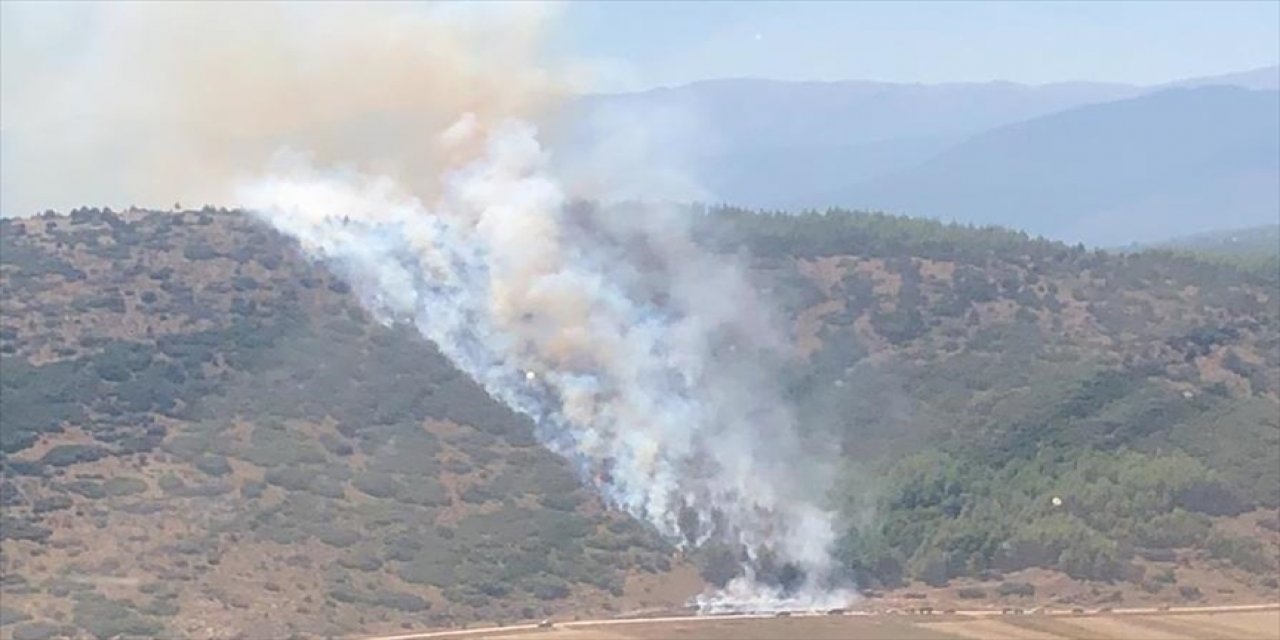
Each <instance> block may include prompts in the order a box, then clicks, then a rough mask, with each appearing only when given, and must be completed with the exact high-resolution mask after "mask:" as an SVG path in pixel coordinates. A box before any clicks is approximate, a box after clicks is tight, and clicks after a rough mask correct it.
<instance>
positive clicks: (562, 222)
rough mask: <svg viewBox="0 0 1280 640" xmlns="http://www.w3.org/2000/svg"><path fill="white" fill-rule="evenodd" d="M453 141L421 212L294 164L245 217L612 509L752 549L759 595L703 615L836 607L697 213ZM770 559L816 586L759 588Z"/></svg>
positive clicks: (773, 398)
mask: <svg viewBox="0 0 1280 640" xmlns="http://www.w3.org/2000/svg"><path fill="white" fill-rule="evenodd" d="M442 141H443V143H444V144H446V145H447V146H452V145H464V146H469V145H476V146H478V147H479V148H480V149H481V150H482V151H481V152H480V155H479V156H478V157H477V158H476V159H474V160H473V161H470V162H467V163H465V164H463V165H461V166H459V167H458V168H456V169H453V170H451V171H449V172H447V173H446V174H444V175H443V177H442V179H441V190H440V193H441V195H440V197H439V198H438V200H436V201H435V202H432V203H430V204H429V205H428V204H426V203H424V202H422V201H421V200H419V199H417V198H415V197H413V196H411V195H410V194H408V193H406V192H404V191H402V190H401V189H400V188H399V187H398V186H397V185H396V184H395V183H394V182H393V181H392V180H390V179H388V178H379V177H369V176H364V175H360V174H358V173H355V172H352V171H330V172H322V171H317V170H315V169H313V168H311V167H310V166H309V164H308V162H307V160H306V159H305V158H300V157H296V156H294V157H282V158H280V159H278V160H277V165H278V166H277V170H276V172H275V173H274V174H273V175H272V176H271V177H269V178H266V179H263V180H259V181H255V182H252V183H248V184H246V185H244V186H243V187H242V189H241V190H240V201H241V202H243V203H244V204H245V205H246V206H247V207H249V208H251V209H253V210H255V211H258V212H261V215H262V216H263V217H264V218H265V219H266V220H267V221H268V222H269V223H270V224H272V225H273V226H275V227H276V228H277V229H279V230H280V231H282V232H284V233H286V234H288V235H290V236H293V237H295V238H297V239H298V240H299V242H300V243H301V246H302V247H303V249H304V250H305V251H306V252H308V253H309V254H310V255H312V256H315V257H317V258H320V259H322V260H324V261H326V262H327V263H329V264H331V265H333V266H334V267H335V269H336V270H337V271H338V272H339V273H340V274H343V276H344V277H345V278H346V279H348V280H349V281H350V282H351V283H352V284H353V287H354V289H355V290H356V291H357V292H358V294H359V295H360V296H361V299H362V301H363V303H364V304H365V305H366V306H367V307H368V308H369V309H370V310H371V311H373V312H374V313H375V315H376V316H377V317H378V318H380V319H382V320H383V321H385V322H397V321H399V322H411V323H413V324H414V325H415V326H416V327H417V328H418V330H419V331H420V332H421V333H422V335H423V336H424V337H426V338H427V339H429V340H431V341H432V342H434V343H435V344H436V345H438V346H439V348H440V349H441V351H442V352H443V353H444V354H445V355H446V356H447V357H449V358H450V359H451V360H452V361H453V362H454V363H455V364H456V365H457V366H458V367H459V368H460V369H462V370H463V371H464V372H466V373H467V374H469V375H470V376H472V377H473V378H475V379H476V380H477V381H479V382H480V383H481V384H482V385H483V386H484V387H485V389H486V390H488V392H489V393H490V394H491V395H493V396H494V397H495V398H497V399H499V400H501V401H502V402H504V403H506V404H507V405H509V406H511V407H512V408H514V409H516V410H518V411H520V412H522V413H525V414H526V415H529V416H530V417H532V418H533V419H534V422H535V424H536V425H537V430H538V436H539V438H540V440H541V441H542V442H543V443H544V444H546V445H547V446H548V447H550V448H551V449H552V450H553V451H555V452H556V453H558V454H560V455H562V456H564V457H566V458H567V459H569V460H571V461H572V462H573V463H574V464H575V465H576V467H577V468H578V470H579V472H580V474H581V475H582V477H583V478H584V479H586V480H588V481H589V482H592V483H594V484H595V486H596V488H597V489H598V490H599V491H600V492H601V493H602V494H603V495H604V497H605V498H606V499H607V501H608V502H610V503H611V504H613V505H615V506H617V507H619V508H622V509H625V510H626V511H627V512H629V513H631V514H632V515H634V516H636V517H638V518H641V519H643V520H646V521H648V522H649V523H651V524H652V525H653V526H654V527H656V528H657V529H658V530H659V531H660V532H661V533H663V534H664V535H666V536H668V537H670V538H672V539H676V540H682V541H684V542H685V543H686V544H693V545H696V544H701V543H705V542H707V541H709V540H717V541H725V542H730V543H733V544H734V545H735V546H740V548H743V549H745V550H746V553H747V554H748V556H750V557H749V558H748V559H747V562H746V565H747V567H748V572H747V575H745V576H743V577H742V578H741V579H739V580H738V581H737V582H736V583H735V584H731V585H729V586H728V587H727V588H726V589H725V590H724V591H723V592H722V593H721V594H719V595H718V596H713V597H711V598H709V599H706V600H704V602H703V604H704V607H705V608H707V609H715V608H734V607H748V608H753V609H761V608H770V607H778V606H825V605H827V604H829V602H827V601H826V600H824V601H823V602H816V601H810V600H811V599H812V598H814V597H822V598H828V599H830V600H831V601H833V602H840V603H843V602H846V601H847V597H848V594H846V593H842V592H839V591H834V592H833V591H831V590H830V589H828V588H827V587H829V586H830V585H829V581H830V580H831V578H832V577H833V567H832V565H831V560H830V556H829V553H828V552H829V550H830V546H831V544H832V542H833V536H834V531H833V527H832V521H831V514H830V513H829V512H828V511H826V510H824V509H823V508H821V507H820V506H819V505H818V504H817V502H816V501H817V500H819V499H820V498H821V491H820V490H817V489H815V488H816V487H823V486H826V484H825V482H826V478H825V470H824V468H823V465H822V464H821V463H820V460H816V459H815V458H814V456H813V453H812V452H809V451H806V450H805V449H804V448H803V447H802V445H801V442H800V440H799V439H798V437H797V435H796V432H795V430H794V424H793V421H792V419H791V416H790V414H789V412H788V411H787V410H786V408H785V403H784V402H782V400H781V398H780V394H779V393H778V392H777V390H776V389H774V388H773V385H772V384H771V383H770V382H769V380H768V378H767V374H766V368H765V366H764V364H765V363H766V362H767V361H768V360H769V359H770V358H776V357H778V356H779V354H778V353H776V350H778V349H780V348H781V347H782V343H781V342H780V341H778V340H777V339H776V338H774V337H773V336H774V334H773V332H772V330H771V327H772V323H771V322H770V320H769V318H768V317H767V314H765V313H763V310H764V309H766V308H767V306H766V305H764V304H762V303H761V302H760V301H759V300H757V299H756V296H755V294H754V292H753V290H752V288H751V287H750V286H749V285H748V283H747V282H746V281H745V279H744V278H743V277H742V276H741V273H740V271H739V269H738V267H737V266H736V265H735V264H734V263H733V262H732V261H730V260H727V259H726V258H724V257H722V256H716V255H712V254H709V253H707V252H705V251H703V250H702V249H700V248H699V247H698V246H696V245H695V243H694V242H693V241H692V240H691V238H690V234H689V221H688V211H687V210H676V209H674V208H665V207H661V206H654V205H630V206H617V207H611V208H596V207H591V206H586V205H576V206H575V205H574V204H572V203H571V202H569V200H568V195H567V194H566V193H565V192H564V190H563V189H562V187H561V186H560V184H559V183H558V182H557V180H556V179H555V178H554V177H553V176H552V175H550V173H549V171H548V154H547V153H546V152H545V151H544V150H543V149H542V148H541V147H540V146H539V144H538V142H537V140H536V137H535V131H534V129H533V127H531V126H530V125H527V124H524V123H520V122H518V121H505V122H502V123H500V124H498V125H497V126H495V127H493V128H492V129H491V130H486V129H485V128H483V127H480V126H479V125H478V123H477V119H476V118H475V117H474V116H472V115H466V116H464V117H463V118H462V119H461V120H459V121H458V122H457V123H456V124H455V125H454V126H453V127H451V128H450V129H449V130H448V131H446V132H444V134H443V135H442ZM761 552H763V553H769V554H771V555H772V556H773V558H774V559H775V561H776V562H778V563H785V564H790V565H793V566H794V567H795V568H796V569H799V571H800V572H801V573H802V574H803V575H804V576H805V580H807V581H808V582H807V583H806V584H804V585H799V588H798V589H797V588H796V586H797V585H790V587H791V588H790V589H789V590H788V591H787V593H786V594H783V593H782V591H781V589H780V588H778V587H767V586H763V585H761V584H757V583H756V581H755V576H754V575H752V573H751V570H752V568H753V567H755V566H756V564H757V563H758V561H759V560H761V558H758V557H756V554H759V553H761ZM815 594H816V595H815ZM807 599H809V600H807ZM783 600H785V601H786V602H783Z"/></svg>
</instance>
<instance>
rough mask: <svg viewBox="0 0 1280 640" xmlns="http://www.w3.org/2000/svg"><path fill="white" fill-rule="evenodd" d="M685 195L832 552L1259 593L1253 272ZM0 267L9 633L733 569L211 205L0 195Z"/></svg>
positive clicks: (983, 575) (256, 620)
mask: <svg viewBox="0 0 1280 640" xmlns="http://www.w3.org/2000/svg"><path fill="white" fill-rule="evenodd" d="M691 215H701V216H703V217H702V218H701V219H700V221H701V223H702V224H700V227H699V236H700V238H701V241H702V242H704V243H706V244H707V245H708V246H710V247H712V248H714V249H715V250H721V251H739V250H742V249H745V250H747V251H749V252H750V254H751V255H752V256H753V257H752V262H751V272H750V273H751V276H752V278H753V279H755V281H756V282H757V283H758V285H759V286H760V288H761V289H763V290H766V291H767V292H769V295H771V296H772V297H774V298H775V299H776V300H778V302H779V304H780V305H781V306H782V307H783V308H784V310H785V312H786V314H787V316H788V318H789V319H790V322H791V328H792V338H793V341H794V343H795V346H796V358H795V359H794V361H793V362H791V363H790V364H789V365H787V367H786V368H785V369H784V370H782V371H779V372H778V375H779V376H780V377H781V378H782V379H783V380H784V382H785V383H786V384H787V387H788V389H789V393H790V400H791V401H792V402H794V404H795V405H796V407H797V412H798V414H799V417H800V422H801V424H802V425H803V428H804V429H805V430H806V435H808V436H809V437H813V438H821V439H822V440H823V442H826V443H832V442H834V443H836V446H837V448H838V449H839V450H840V451H841V452H842V458H843V460H844V461H845V462H846V463H847V464H846V465H845V469H844V474H843V476H842V480H841V482H840V484H839V486H837V487H836V488H835V490H834V491H833V495H832V496H831V497H832V501H833V503H834V504H835V505H836V506H837V507H838V508H839V509H840V510H841V511H842V513H843V515H845V516H846V517H845V518H844V519H843V521H844V522H845V525H844V527H845V528H844V529H843V531H842V534H843V535H842V537H841V541H840V547H839V549H838V552H839V554H840V558H841V560H842V562H843V563H844V564H845V566H846V567H847V568H848V570H849V573H850V576H851V577H853V578H855V579H856V580H857V582H858V584H860V585H861V586H863V587H864V588H881V587H890V588H892V587H896V586H900V585H905V584H907V583H910V582H916V583H924V584H928V585H937V586H939V587H941V586H942V585H947V584H949V583H950V582H951V581H953V580H958V579H963V580H973V579H982V580H986V583H989V586H987V584H986V583H984V586H982V587H972V586H966V583H964V582H961V583H959V584H960V585H961V586H956V585H952V586H949V587H947V589H949V590H950V592H952V593H955V594H956V595H957V596H958V597H961V598H1006V599H1030V598H1034V597H1036V594H1037V585H1035V584H1031V583H1027V582H1022V581H1021V580H1020V579H1015V577H1010V578H1008V579H1004V578H994V579H989V578H991V576H1001V575H1003V574H1008V573H1014V572H1018V571H1022V570H1025V569H1029V568H1041V569H1052V570H1055V571H1058V572H1061V573H1065V574H1067V575H1069V576H1073V577H1075V578H1077V579H1080V580H1088V581H1097V582H1112V583H1116V584H1132V585H1140V586H1141V587H1142V588H1143V589H1148V590H1154V592H1155V593H1159V594H1164V595H1167V597H1168V598H1169V599H1171V600H1174V599H1176V600H1185V599H1196V598H1200V597H1207V596H1205V594H1190V595H1188V594H1189V593H1190V592H1189V591H1186V592H1185V593H1184V589H1183V587H1190V586H1191V585H1179V584H1176V583H1177V580H1176V576H1175V574H1174V572H1173V567H1175V566H1177V567H1184V566H1192V567H1195V568H1197V570H1200V569H1203V570H1213V571H1218V572H1219V573H1221V574H1223V575H1227V576H1232V577H1231V579H1232V580H1235V582H1234V583H1233V584H1238V585H1240V586H1239V588H1240V589H1261V590H1263V591H1266V589H1272V590H1274V587H1275V582H1274V580H1272V582H1271V587H1267V586H1266V582H1265V581H1266V579H1267V577H1268V576H1273V575H1274V572H1275V564H1274V563H1275V557H1276V554H1275V548H1274V547H1272V546H1268V545H1272V544H1275V542H1274V540H1275V538H1276V536H1274V535H1272V534H1274V533H1276V531H1275V529H1277V528H1280V526H1272V525H1268V524H1267V523H1269V522H1273V521H1274V510H1275V509H1276V508H1277V507H1280V468H1278V467H1277V465H1276V464H1275V461H1276V459H1277V457H1278V456H1280V424H1278V423H1277V420H1278V416H1280V410H1278V409H1280V408H1278V403H1280V401H1278V400H1277V397H1278V396H1277V393H1278V392H1280V379H1278V376H1280V374H1278V373H1277V372H1278V371H1280V331H1278V330H1277V329H1278V325H1280V320H1278V318H1280V312H1278V311H1277V305H1278V304H1280V302H1278V300H1280V299H1278V298H1277V296H1276V295H1275V291H1274V288H1273V287H1271V286H1270V285H1269V284H1268V282H1269V281H1268V280H1267V278H1266V277H1265V274H1261V273H1260V272H1258V271H1256V270H1249V269H1242V268H1240V267H1238V266H1236V265H1233V264H1226V263H1221V262H1206V261H1203V260H1200V259H1198V258H1196V257H1194V256H1190V255H1183V254H1173V253H1167V252H1144V253H1136V254H1127V255H1113V254H1109V253H1105V252H1097V251H1088V250H1085V249H1084V248H1083V247H1070V246H1065V245H1062V244H1059V243H1054V242H1050V241H1046V240H1039V239H1031V238H1028V237H1026V236H1025V235H1022V234H1018V233H1014V232H1010V231H1006V230H1000V229H972V228H966V227H958V226H948V225H942V224H938V223H933V222H924V221H918V220H909V219H903V218H894V217H890V216H882V215H871V214H849V213H845V212H832V213H827V214H817V213H814V214H808V215H802V216H796V217H783V216H769V215H760V214H754V213H748V212H743V211H736V210H716V211H711V212H704V213H701V214H698V213H696V212H691ZM0 296H2V297H3V299H4V300H5V309H4V313H3V315H0V405H2V406H3V408H4V410H3V414H2V418H3V429H0V471H2V477H0V504H2V506H3V514H2V515H0V518H3V520H2V521H0V538H2V539H3V546H2V547H0V549H2V550H3V554H2V555H0V569H3V571H0V574H2V576H3V584H0V586H2V587H3V592H4V595H5V599H4V606H3V608H0V626H3V627H4V628H5V629H6V630H7V629H8V628H9V627H10V626H12V628H13V629H14V631H12V635H13V636H14V637H18V635H19V633H21V634H23V635H31V637H37V636H36V635H35V634H38V633H44V634H45V635H56V634H62V633H64V632H65V633H74V634H80V635H88V636H94V637H104V638H105V637H115V636H119V635H122V634H123V635H134V636H138V635H141V636H149V635H152V636H153V635H166V634H176V635H181V634H183V633H186V632H187V628H188V626H189V625H196V624H199V625H201V626H202V628H208V629H212V630H213V634H214V635H230V634H231V633H233V632H234V631H235V630H242V629H246V628H252V629H254V630H256V631H260V632H262V633H263V634H266V635H271V636H280V637H285V636H288V635H289V634H293V633H310V634H320V635H340V634H344V633H349V632H352V631H354V630H356V629H359V630H361V631H370V630H374V629H386V630H388V631H395V630H396V629H398V628H399V625H400V624H401V623H403V622H410V623H414V624H420V625H431V626H448V625H461V624H465V623H471V622H476V621H502V622H505V621H514V620H528V619H533V618H541V617H544V616H547V615H552V614H555V613H568V612H570V611H573V612H578V613H589V612H592V611H595V612H600V613H605V612H607V611H609V610H610V609H614V610H616V609H618V608H620V607H643V606H652V605H661V604H666V605H669V604H671V603H672V602H676V601H678V599H679V598H680V597H683V596H686V595H688V593H682V594H680V595H679V596H676V595H673V594H668V595H660V594H656V593H655V594H647V593H645V592H644V591H643V588H640V587H637V586H636V585H637V584H642V583H643V582H644V580H645V579H646V576H649V577H654V576H667V575H674V574H670V572H673V571H677V570H680V569H681V568H682V564H683V563H685V562H686V561H687V560H692V561H693V562H694V563H696V564H697V566H698V567H700V568H701V569H702V574H703V576H704V578H705V579H706V580H707V581H708V582H710V583H714V584H723V583H724V582H726V581H727V580H729V579H731V578H732V577H733V575H735V573H736V572H737V570H738V567H737V562H736V560H735V555H734V550H732V549H726V548H720V547H713V548H707V549H704V550H701V551H699V552H696V553H694V554H693V556H692V558H685V557H683V556H681V555H680V554H678V553H676V551H675V549H674V547H673V546H672V542H671V541H667V540H662V539H660V538H658V537H657V536H656V535H654V533H653V532H652V531H651V530H649V529H648V528H647V527H645V526H644V525H642V524H640V523H638V522H635V521H632V520H630V519H627V518H625V517H623V516H621V515H619V514H616V513H613V512H610V511H608V510H607V509H605V508H604V505H603V504H601V502H600V501H599V499H598V498H597V497H596V496H594V495H593V494H591V493H590V492H589V491H587V490H586V489H584V488H583V487H582V486H581V485H580V483H579V481H578V479H577V478H576V477H575V475H574V473H573V472H572V470H571V469H570V468H569V466H568V465H567V463H565V462H564V461H562V460H561V459H559V458H557V457H556V456H554V455H552V454H550V453H549V452H547V451H546V450H544V449H542V448H541V447H539V446H538V445H537V443H536V441H535V439H534V437H533V428H532V424H530V422H529V421H528V420H527V419H525V418H524V417H522V416H520V415H517V414H515V413H513V412H512V411H510V410H509V409H507V408H505V407H503V406H502V405H500V404H498V403H496V402H494V401H493V400H491V399H490V398H488V396H487V395H485V393H484V392H483V390H482V389H480V388H479V387H478V386H476V385H475V384H474V383H472V382H471V381H470V380H469V379H467V378H466V376H463V375H461V374H460V373H459V372H458V371H457V370H456V369H454V368H453V367H452V366H451V365H450V364H449V363H448V361H447V360H445V359H444V358H443V357H441V356H440V354H439V353H438V352H436V351H435V349H434V348H433V347H432V346H431V345H429V344H427V343H424V342H423V341H422V340H420V339H419V338H418V337H417V336H416V334H415V333H414V332H413V331H412V330H411V329H408V328H405V327H385V326H382V325H380V324H378V323H376V322H373V321H372V320H371V319H370V318H369V317H367V316H366V315H365V314H364V313H363V312H362V311H361V310H360V308H359V306H358V304H357V303H356V301H355V300H354V298H353V296H352V294H351V292H350V290H349V288H348V287H347V286H346V285H345V284H343V283H342V282H340V281H338V280H336V279H335V278H334V277H333V276H332V275H331V274H329V273H327V272H326V271H325V270H324V269H323V268H321V267H320V266H318V265H315V264H312V263H310V262H308V261H306V260H305V259H302V258H301V257H300V256H299V255H298V254H297V252H296V251H295V249H294V248H293V247H292V245H291V244H290V243H289V242H287V241H285V240H284V239H282V238H280V237H279V236H277V235H275V234H273V233H271V232H269V231H268V230H266V229H265V228H263V227H261V226H259V225H257V224H254V223H253V222H252V221H251V220H250V219H248V218H247V217H245V216H243V215H241V214H238V213H234V212H224V211H215V210H204V211H188V212H178V213H158V212H140V211H133V212H124V213H116V212H111V211H107V210H88V209H81V210H77V211H74V212H72V213H71V215H69V216H60V215H52V214H51V215H47V216H43V217H38V218H33V219H25V220H12V219H6V220H3V221H0ZM1258 510H1263V511H1264V512H1265V511H1266V510H1270V512H1271V514H1272V515H1271V516H1270V518H1271V519H1270V520H1268V519H1267V518H1268V516H1265V515H1264V516H1263V517H1261V518H1259V517H1257V515H1256V514H1255V512H1256V511H1258ZM1255 522H1256V526H1255V525H1253V524H1251V523H1255ZM1245 525H1248V526H1245ZM1268 536H1271V537H1268ZM1188 563H1190V564H1188ZM1179 570H1180V571H1181V569H1179ZM1164 595H1162V597H1164ZM664 598H665V600H664ZM673 598H674V600H673Z"/></svg>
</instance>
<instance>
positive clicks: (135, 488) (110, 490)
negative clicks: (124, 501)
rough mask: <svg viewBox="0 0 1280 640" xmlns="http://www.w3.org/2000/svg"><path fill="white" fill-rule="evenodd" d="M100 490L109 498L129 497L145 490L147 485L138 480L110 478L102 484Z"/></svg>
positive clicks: (143, 481)
mask: <svg viewBox="0 0 1280 640" xmlns="http://www.w3.org/2000/svg"><path fill="white" fill-rule="evenodd" d="M102 490H103V491H105V492H106V494H107V495H109V496H130V495H133V494H136V493H142V492H144V491H146V490H147V483H146V481H145V480H142V479H140V478H128V477H120V478H111V479H109V480H107V481H106V482H104V483H102Z"/></svg>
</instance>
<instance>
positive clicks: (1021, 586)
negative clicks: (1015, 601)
mask: <svg viewBox="0 0 1280 640" xmlns="http://www.w3.org/2000/svg"><path fill="white" fill-rule="evenodd" d="M996 593H998V594H1000V595H1002V596H1022V597H1025V598H1030V597H1031V596H1034V595H1035V594H1036V587H1035V585H1033V584H1031V583H1029V582H1001V583H1000V586H998V587H996Z"/></svg>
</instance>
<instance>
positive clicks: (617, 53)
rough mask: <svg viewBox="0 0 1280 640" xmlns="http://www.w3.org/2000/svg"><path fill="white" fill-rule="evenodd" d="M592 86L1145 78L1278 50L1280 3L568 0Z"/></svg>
mask: <svg viewBox="0 0 1280 640" xmlns="http://www.w3.org/2000/svg"><path fill="white" fill-rule="evenodd" d="M561 9H562V10H563V13H562V15H561V16H560V19H559V20H558V21H556V23H555V25H556V26H555V31H554V33H553V35H552V38H551V43H550V44H551V47H552V50H553V51H554V53H555V54H556V55H558V56H563V57H565V58H571V59H577V60H580V61H582V60H585V61H589V64H591V65H593V68H594V69H595V70H596V76H597V77H596V81H597V84H598V86H600V87H602V88H607V89H636V88H646V87H652V86H657V85H673V84H681V83H685V82H690V81H695V80H700V79H706V78H716V77H742V76H752V77H766V78H775V79H789V80H841V79H874V80H887V81H901V82H947V81H986V80H997V79H999V80H1013V81H1018V82H1028V83H1046V82H1058V81H1066V80H1092V81H1109V82H1126V83H1138V84H1154V83H1160V82H1165V81H1169V80H1175V79H1179V78H1184V77H1190V76H1198V75H1214V74H1219V73H1226V72H1232V71H1242V70H1246V69H1251V68H1257V67H1262V66H1268V65H1274V64H1277V62H1280V2H893V3H882V2H789V3H777V2H706V3H687V2H678V3H677V2H609V3H587V2H573V3H567V4H566V5H563V6H562V7H561Z"/></svg>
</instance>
